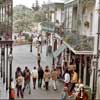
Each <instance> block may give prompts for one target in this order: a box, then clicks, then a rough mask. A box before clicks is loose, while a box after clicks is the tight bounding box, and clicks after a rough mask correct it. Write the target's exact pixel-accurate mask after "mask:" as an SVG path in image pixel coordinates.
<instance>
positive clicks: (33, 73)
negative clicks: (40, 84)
mask: <svg viewBox="0 0 100 100" xmlns="http://www.w3.org/2000/svg"><path fill="white" fill-rule="evenodd" d="M37 78H38V71H37V69H36V67H34V69H33V70H32V79H33V89H35V88H36V80H37Z"/></svg>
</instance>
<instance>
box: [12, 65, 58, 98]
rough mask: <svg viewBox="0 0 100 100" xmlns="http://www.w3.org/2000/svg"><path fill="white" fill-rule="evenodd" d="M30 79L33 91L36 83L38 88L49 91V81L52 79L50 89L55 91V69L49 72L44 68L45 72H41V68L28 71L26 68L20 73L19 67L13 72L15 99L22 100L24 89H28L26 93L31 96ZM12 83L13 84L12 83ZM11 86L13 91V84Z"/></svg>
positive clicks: (47, 68)
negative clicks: (20, 99) (19, 99)
mask: <svg viewBox="0 0 100 100" xmlns="http://www.w3.org/2000/svg"><path fill="white" fill-rule="evenodd" d="M31 79H32V83H33V84H32V85H33V89H36V83H38V88H45V89H46V91H47V90H49V81H50V79H52V87H53V89H54V90H55V91H56V90H57V84H56V81H57V79H58V73H57V70H56V68H53V69H52V70H51V71H50V69H49V67H48V66H46V67H45V70H43V69H42V67H38V68H36V67H34V68H33V69H32V70H30V69H29V68H28V67H27V66H26V67H25V69H24V70H23V71H22V70H21V68H20V67H17V69H16V72H15V80H16V85H15V87H16V95H17V98H19V97H21V98H24V91H25V89H26V88H27V89H28V93H29V94H31V85H30V83H31ZM43 81H44V83H43ZM12 83H14V82H13V81H12ZM11 85H12V86H11V87H12V88H13V89H14V84H11Z"/></svg>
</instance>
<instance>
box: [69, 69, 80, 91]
mask: <svg viewBox="0 0 100 100" xmlns="http://www.w3.org/2000/svg"><path fill="white" fill-rule="evenodd" d="M77 81H78V74H77V73H76V72H75V70H74V69H73V70H72V78H71V83H72V87H71V89H70V92H72V91H73V89H74V87H75V84H76V83H77Z"/></svg>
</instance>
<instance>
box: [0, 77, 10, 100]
mask: <svg viewBox="0 0 100 100" xmlns="http://www.w3.org/2000/svg"><path fill="white" fill-rule="evenodd" d="M3 99H9V91H6V86H5V84H3V81H2V79H1V78H0V100H3Z"/></svg>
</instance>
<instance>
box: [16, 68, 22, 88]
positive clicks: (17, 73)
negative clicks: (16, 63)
mask: <svg viewBox="0 0 100 100" xmlns="http://www.w3.org/2000/svg"><path fill="white" fill-rule="evenodd" d="M19 74H21V75H23V73H22V71H21V68H20V67H17V69H16V72H15V79H16V80H17V78H18V76H19ZM16 88H17V82H16Z"/></svg>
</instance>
